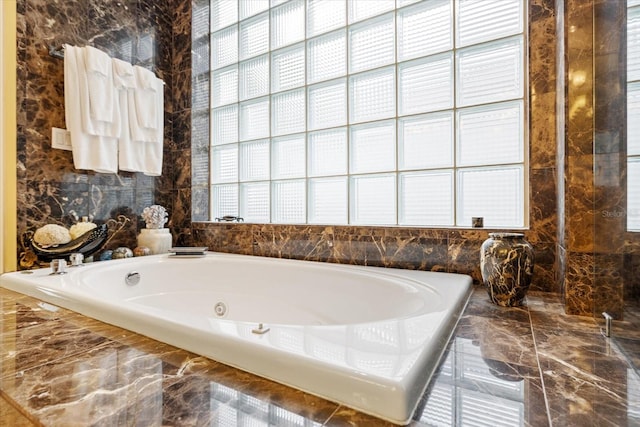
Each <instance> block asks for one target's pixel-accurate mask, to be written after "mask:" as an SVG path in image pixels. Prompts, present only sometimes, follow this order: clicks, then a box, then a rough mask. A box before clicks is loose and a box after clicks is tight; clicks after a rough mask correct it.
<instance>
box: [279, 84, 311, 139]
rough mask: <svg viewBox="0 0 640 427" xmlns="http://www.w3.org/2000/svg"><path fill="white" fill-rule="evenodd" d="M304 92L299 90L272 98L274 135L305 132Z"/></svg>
mask: <svg viewBox="0 0 640 427" xmlns="http://www.w3.org/2000/svg"><path fill="white" fill-rule="evenodd" d="M304 92H305V90H304V89H298V90H293V91H290V92H283V93H280V94H277V95H274V96H273V97H272V100H271V102H272V103H273V107H272V108H273V135H284V134H288V133H298V132H304V131H305V100H304V98H305V96H304Z"/></svg>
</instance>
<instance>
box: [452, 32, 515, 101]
mask: <svg viewBox="0 0 640 427" xmlns="http://www.w3.org/2000/svg"><path fill="white" fill-rule="evenodd" d="M522 55H523V54H522V38H521V37H517V38H512V39H508V40H505V41H500V42H497V43H490V44H485V45H481V46H479V47H472V48H467V49H463V50H459V51H458V52H457V54H456V61H457V70H458V74H457V76H456V77H457V79H458V82H457V87H456V89H457V101H458V106H467V105H473V104H484V103H488V102H496V101H503V100H507V99H513V98H521V97H522V94H523V90H524V83H523V70H522V67H523V64H524V62H523V61H524V60H523V56H522Z"/></svg>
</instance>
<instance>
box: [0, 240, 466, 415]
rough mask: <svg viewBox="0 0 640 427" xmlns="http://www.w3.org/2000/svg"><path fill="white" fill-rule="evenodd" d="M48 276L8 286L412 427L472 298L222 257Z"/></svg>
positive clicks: (13, 280)
mask: <svg viewBox="0 0 640 427" xmlns="http://www.w3.org/2000/svg"><path fill="white" fill-rule="evenodd" d="M48 273H49V271H48V270H47V269H43V270H36V271H34V272H33V273H32V274H24V273H21V272H16V273H8V274H4V275H2V276H1V277H0V285H2V286H3V287H6V288H9V289H12V290H15V291H17V292H22V293H25V294H27V295H31V296H33V297H36V298H39V299H41V300H43V301H46V302H49V303H52V304H56V305H59V306H62V307H66V308H69V309H71V310H74V311H77V312H80V313H82V314H85V315H87V316H90V317H94V318H96V319H99V320H102V321H104V322H107V323H111V324H114V325H117V326H120V327H123V328H126V329H129V330H132V331H134V332H138V333H141V334H144V335H147V336H149V337H152V338H154V339H157V340H159V341H163V342H166V343H168V344H172V345H175V346H178V347H181V348H184V349H186V350H189V351H193V352H195V353H198V354H201V355H203V356H207V357H210V358H212V359H214V360H218V361H220V362H223V363H226V364H229V365H231V366H235V367H238V368H240V369H243V370H246V371H249V372H252V373H255V374H257V375H261V376H264V377H267V378H270V379H272V380H274V381H277V382H280V383H284V384H287V385H290V386H292V387H295V388H299V389H302V390H305V391H307V392H310V393H312V394H315V395H319V396H321V397H324V398H327V399H329V400H332V401H336V402H338V403H341V404H344V405H346V406H349V407H352V408H355V409H357V410H360V411H363V412H366V413H369V414H372V415H374V416H377V417H380V418H383V419H386V420H388V421H391V422H393V423H397V424H405V423H407V422H408V421H409V420H410V419H411V416H412V414H413V412H414V411H415V408H416V406H417V404H418V401H419V399H420V397H421V396H422V394H423V393H424V391H425V389H426V386H427V384H428V381H429V379H430V378H431V375H432V374H433V371H434V370H435V368H436V367H437V363H438V361H439V359H440V357H441V355H442V353H443V351H444V349H445V346H446V344H447V342H448V340H449V337H450V335H451V333H452V331H453V328H454V327H455V324H456V322H457V319H458V317H459V316H460V314H461V313H462V311H463V309H464V306H465V304H466V301H467V299H468V297H469V294H470V292H471V278H469V277H468V276H464V275H457V274H447V273H432V272H423V271H410V270H400V269H385V268H376V267H359V266H345V265H337V264H328V263H315V262H306V261H292V260H283V259H275V258H261V257H252V256H246V255H232V254H218V253H208V254H207V256H205V257H201V258H187V259H185V258H177V257H172V256H170V255H160V256H151V257H142V258H133V259H127V260H117V261H109V262H100V263H95V264H86V265H84V266H82V267H76V268H73V269H70V272H69V273H68V274H65V275H61V276H51V275H49V274H48ZM131 273H138V274H139V277H140V281H139V282H138V284H136V285H133V286H131V285H127V284H126V283H125V277H126V276H127V274H131ZM221 304H222V306H223V308H224V310H222V309H221ZM260 324H262V328H263V329H261V330H260V329H258V328H259V325H260ZM264 330H268V332H266V333H259V332H263V331H264Z"/></svg>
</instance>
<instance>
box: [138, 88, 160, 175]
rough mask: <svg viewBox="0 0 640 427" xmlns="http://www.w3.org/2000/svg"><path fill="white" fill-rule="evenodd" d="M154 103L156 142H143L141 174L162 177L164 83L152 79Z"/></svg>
mask: <svg viewBox="0 0 640 427" xmlns="http://www.w3.org/2000/svg"><path fill="white" fill-rule="evenodd" d="M154 85H155V95H156V96H155V102H156V111H157V114H156V129H155V132H156V140H155V141H152V142H144V143H143V144H144V146H145V152H144V161H145V163H144V168H143V169H142V172H143V173H144V174H145V175H149V176H160V175H162V150H163V148H164V144H163V142H164V82H163V81H162V80H160V79H158V78H155V77H154Z"/></svg>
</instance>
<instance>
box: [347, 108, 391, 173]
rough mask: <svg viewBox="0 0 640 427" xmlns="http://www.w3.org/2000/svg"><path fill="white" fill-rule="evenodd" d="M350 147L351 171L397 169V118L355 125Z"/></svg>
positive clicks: (364, 171)
mask: <svg viewBox="0 0 640 427" xmlns="http://www.w3.org/2000/svg"><path fill="white" fill-rule="evenodd" d="M350 147H351V155H350V163H351V166H350V168H349V171H350V172H351V173H366V172H384V171H390V170H395V168H396V125H395V120H388V121H385V122H378V123H368V124H366V125H360V126H353V127H352V128H351V144H350Z"/></svg>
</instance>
